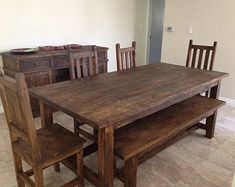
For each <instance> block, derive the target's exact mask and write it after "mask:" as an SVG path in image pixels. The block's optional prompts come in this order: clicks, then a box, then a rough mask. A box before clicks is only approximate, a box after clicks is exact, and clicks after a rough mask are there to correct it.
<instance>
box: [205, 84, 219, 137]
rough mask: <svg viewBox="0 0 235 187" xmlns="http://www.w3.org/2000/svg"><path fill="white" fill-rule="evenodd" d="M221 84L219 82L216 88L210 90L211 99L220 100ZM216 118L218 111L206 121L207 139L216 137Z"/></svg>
mask: <svg viewBox="0 0 235 187" xmlns="http://www.w3.org/2000/svg"><path fill="white" fill-rule="evenodd" d="M220 84H221V82H220V81H219V82H218V83H217V85H216V86H214V87H212V88H211V90H210V97H211V98H215V99H218V97H219V91H220ZM216 118H217V110H216V111H215V112H214V113H213V114H212V115H211V116H209V117H208V118H207V119H206V137H207V138H209V139H211V138H213V137H214V132H215V122H216Z"/></svg>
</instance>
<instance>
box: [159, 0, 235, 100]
mask: <svg viewBox="0 0 235 187" xmlns="http://www.w3.org/2000/svg"><path fill="white" fill-rule="evenodd" d="M234 23H235V1H234V0H166V9H165V31H164V36H163V51H162V61H164V62H170V63H176V64H180V65H185V62H186V54H187V48H188V42H189V39H193V40H194V42H195V43H198V44H209V45H212V44H213V42H214V41H215V40H217V41H218V50H217V55H216V59H215V70H218V71H224V72H228V73H229V74H230V76H229V78H226V79H224V80H223V82H222V89H221V96H223V97H226V98H230V99H235V86H234V85H235V24H234ZM191 25H192V26H193V28H194V32H193V34H192V35H189V34H188V33H187V28H188V27H189V26H191ZM167 26H173V27H174V29H175V32H173V33H168V32H166V27H167Z"/></svg>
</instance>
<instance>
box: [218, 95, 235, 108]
mask: <svg viewBox="0 0 235 187" xmlns="http://www.w3.org/2000/svg"><path fill="white" fill-rule="evenodd" d="M219 99H220V100H222V101H225V102H226V104H227V105H229V106H231V107H235V100H234V99H229V98H226V97H219Z"/></svg>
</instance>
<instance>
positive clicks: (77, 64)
mask: <svg viewBox="0 0 235 187" xmlns="http://www.w3.org/2000/svg"><path fill="white" fill-rule="evenodd" d="M68 56H69V64H70V79H78V78H85V77H88V76H94V75H97V74H98V71H99V70H98V60H97V59H98V57H97V49H96V47H95V46H93V47H92V50H91V51H87V50H82V49H80V50H79V51H78V50H72V49H68Z"/></svg>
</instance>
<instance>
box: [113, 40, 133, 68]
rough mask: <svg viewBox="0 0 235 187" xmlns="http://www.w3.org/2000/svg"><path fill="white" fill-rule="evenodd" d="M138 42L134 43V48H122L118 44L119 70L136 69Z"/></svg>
mask: <svg viewBox="0 0 235 187" xmlns="http://www.w3.org/2000/svg"><path fill="white" fill-rule="evenodd" d="M135 51H136V42H135V41H134V42H132V47H128V48H120V44H119V43H118V44H116V58H117V70H118V71H121V70H124V69H130V68H133V67H136V52H135Z"/></svg>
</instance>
